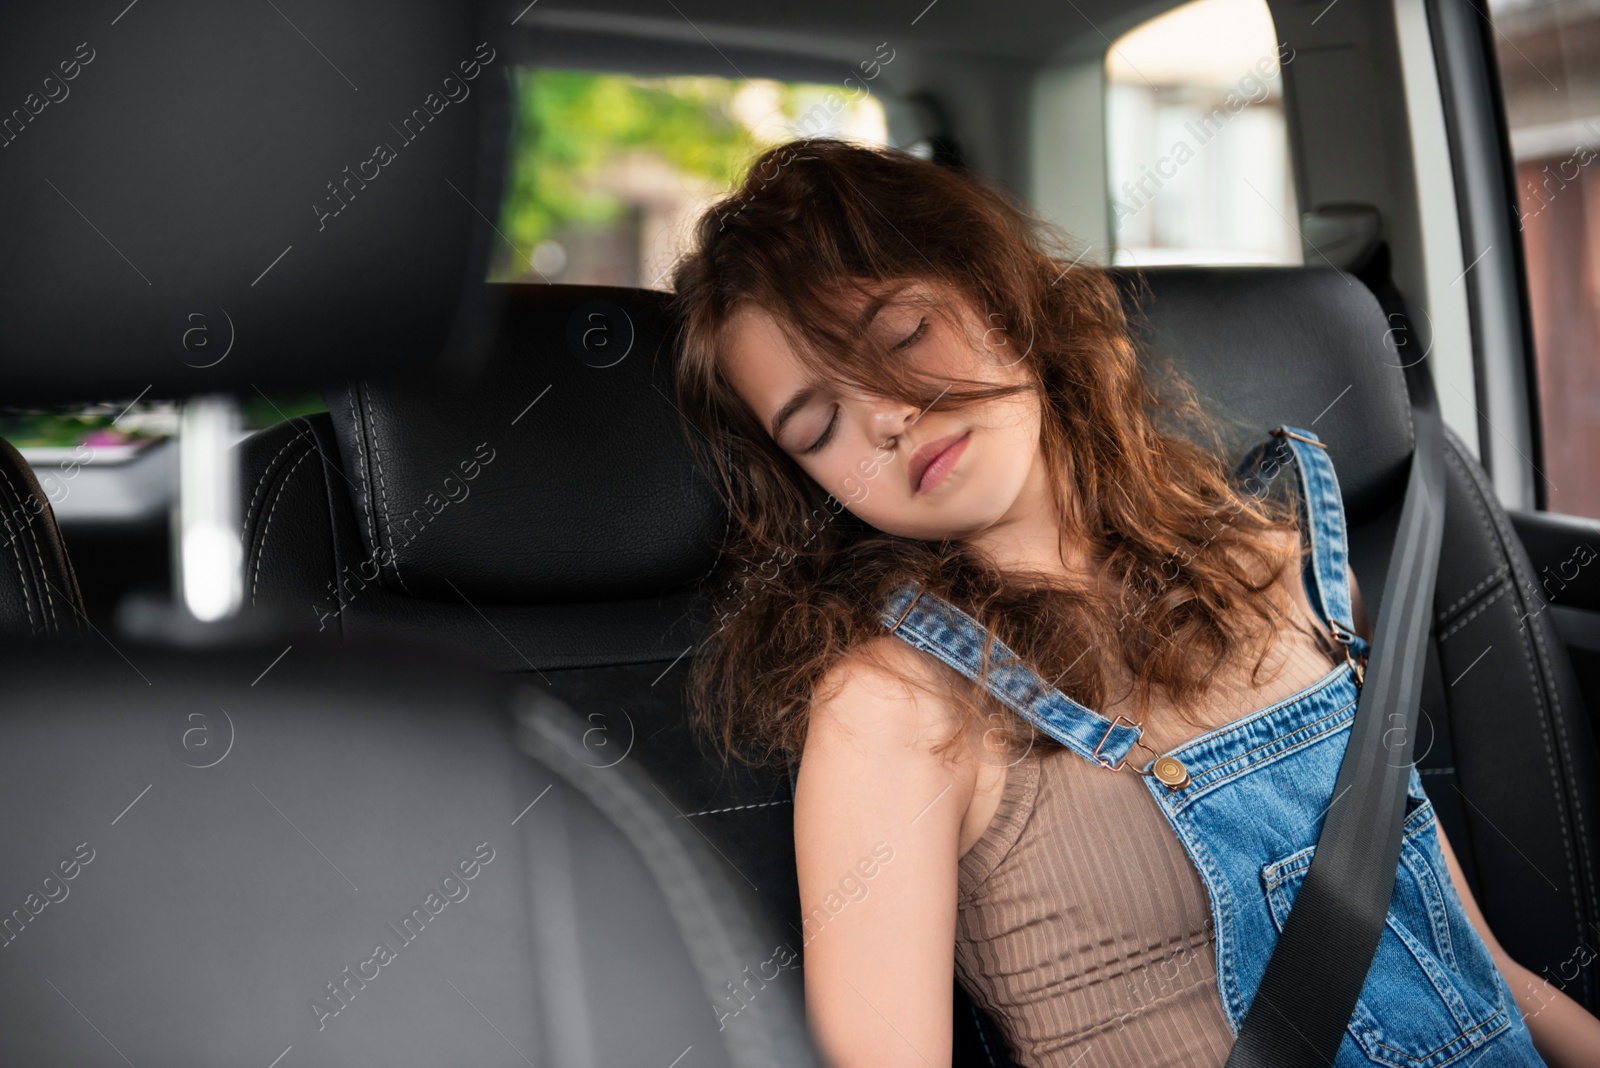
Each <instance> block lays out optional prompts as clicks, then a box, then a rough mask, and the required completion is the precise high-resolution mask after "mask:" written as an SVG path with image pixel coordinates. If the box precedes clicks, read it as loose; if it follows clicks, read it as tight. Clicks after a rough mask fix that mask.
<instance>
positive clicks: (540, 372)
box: [241, 267, 1600, 1064]
mask: <svg viewBox="0 0 1600 1068" xmlns="http://www.w3.org/2000/svg"><path fill="white" fill-rule="evenodd" d="M1111 273H1112V274H1113V276H1114V277H1115V278H1116V279H1117V280H1118V282H1119V284H1120V285H1121V286H1122V288H1123V292H1124V300H1125V305H1126V306H1127V308H1128V309H1129V311H1130V313H1133V314H1134V315H1135V317H1136V319H1137V320H1138V321H1139V326H1138V329H1139V331H1140V333H1141V334H1142V336H1143V337H1144V338H1145V339H1146V340H1147V342H1148V344H1149V347H1150V349H1151V353H1152V359H1153V360H1154V361H1155V363H1156V364H1160V363H1164V362H1170V363H1171V364H1172V365H1174V366H1175V367H1177V368H1178V369H1180V370H1181V371H1182V372H1183V373H1184V374H1185V375H1187V376H1188V377H1189V378H1190V380H1191V381H1193V382H1194V383H1195V384H1196V386H1197V387H1198V388H1199V390H1200V391H1201V393H1202V394H1203V395H1205V396H1206V397H1208V398H1209V399H1210V401H1211V403H1212V405H1213V406H1214V407H1215V409H1216V410H1217V411H1218V412H1219V413H1220V414H1222V415H1223V416H1225V417H1226V419H1227V420H1228V422H1229V424H1230V425H1231V426H1232V427H1233V428H1234V438H1235V444H1236V445H1237V446H1238V447H1242V446H1243V445H1244V444H1245V443H1247V442H1249V441H1253V440H1255V439H1257V438H1259V436H1260V435H1261V434H1263V433H1265V431H1266V430H1267V429H1268V428H1269V427H1271V426H1275V425H1278V424H1280V423H1285V422H1287V423H1292V424H1297V425H1301V426H1309V427H1312V428H1313V429H1315V430H1316V432H1317V433H1318V434H1319V435H1320V436H1321V437H1322V439H1323V440H1324V441H1326V442H1327V443H1328V445H1329V448H1330V450H1331V453H1332V455H1333V456H1334V458H1335V462H1336V465H1337V468H1338V471H1339V475H1340V481H1341V488H1342V491H1343V494H1344V499H1345V505H1346V510H1347V513H1348V515H1349V519H1350V527H1351V542H1352V557H1353V566H1354V568H1355V570H1356V572H1357V576H1358V578H1359V580H1360V581H1361V585H1362V588H1363V591H1364V593H1365V594H1366V596H1367V600H1368V608H1369V612H1370V613H1373V614H1374V615H1375V614H1376V612H1377V610H1378V608H1379V605H1378V593H1379V592H1380V591H1381V589H1382V584H1383V573H1382V572H1383V568H1384V567H1385V566H1386V563H1387V553H1388V546H1389V544H1390V541H1391V540H1392V537H1393V530H1394V525H1395V521H1396V519H1397V518H1398V504H1399V500H1400V495H1401V492H1402V490H1403V487H1404V479H1405V473H1406V465H1407V463H1408V462H1409V456H1410V450H1411V447H1412V442H1411V432H1410V420H1409V409H1408V407H1407V401H1406V394H1405V389H1404V384H1403V379H1402V376H1401V373H1400V370H1399V368H1398V365H1397V361H1395V359H1394V355H1393V350H1392V349H1391V348H1387V347H1386V346H1385V339H1386V337H1387V336H1388V320H1387V319H1386V318H1385V315H1384V313H1383V311H1382V310H1381V309H1380V307H1379V305H1378V303H1377V301H1376V300H1375V299H1374V298H1373V296H1372V295H1371V294H1370V293H1369V292H1368V291H1367V290H1366V289H1365V288H1363V287H1362V286H1361V285H1360V284H1359V283H1357V282H1355V281H1354V280H1353V279H1352V278H1351V277H1350V276H1348V275H1346V274H1344V273H1342V272H1337V271H1334V270H1331V269H1326V268H1256V267H1250V268H1210V267H1206V268H1193V267H1161V268H1154V269H1147V270H1146V271H1145V272H1144V276H1145V277H1146V278H1147V279H1148V281H1149V284H1150V290H1149V291H1148V292H1144V291H1141V290H1139V289H1138V288H1137V286H1136V285H1135V283H1136V281H1137V275H1135V274H1134V273H1133V272H1132V271H1131V270H1129V269H1125V268H1114V269H1112V271H1111ZM503 288H504V289H505V291H506V292H505V294H504V295H505V297H506V302H505V306H506V314H505V319H504V321H503V324H502V326H501V329H500V332H499V338H498V341H497V344H496V347H495V349H494V351H493V354H492V356H491V358H490V360H489V362H488V364H487V365H486V366H485V367H484V368H483V369H482V370H481V372H480V373H477V374H476V375H468V374H466V373H462V374H461V375H459V376H457V377H456V378H454V379H449V378H444V379H441V378H439V377H436V376H426V377H424V376H418V375H415V374H412V375H398V376H389V377H385V378H382V379H372V380H368V381H364V382H360V383H352V384H348V385H345V386H341V387H338V388H336V389H330V390H328V391H327V392H326V396H327V399H328V402H329V408H330V411H329V412H328V413H327V414H325V415H316V416H309V417H305V418H301V419H296V420H291V421H289V422H287V423H284V424H281V425H279V426H276V427H273V428H269V429H268V430H265V431H262V432H260V433H258V434H257V435H255V436H254V437H253V438H251V439H249V440H248V441H246V442H245V443H244V444H243V445H242V446H241V448H242V450H243V453H244V456H243V462H244V463H245V465H246V469H247V480H246V485H247V486H252V487H254V489H253V492H252V494H251V499H250V503H249V506H248V515H247V517H246V529H245V532H244V536H245V539H246V545H247V557H248V561H249V563H248V567H249V574H250V578H249V580H248V584H249V587H250V596H251V599H252V603H254V604H255V605H257V606H259V607H260V608H262V609H272V610H278V611H284V612H289V613H292V614H294V615H298V616H299V617H300V618H301V620H302V623H303V625H304V627H305V628H306V629H307V630H308V631H310V632H313V633H320V634H323V635H325V636H332V635H338V634H352V633H366V632H369V631H372V630H376V629H387V628H399V629H401V630H403V631H406V632H408V633H416V632H424V633H427V634H429V635H431V636H432V637H433V638H435V639H437V640H440V641H443V642H446V643H450V644H453V645H457V646H461V647H464V648H467V649H471V650H472V651H474V652H475V653H476V654H478V655H480V656H482V657H485V658H486V659H488V660H489V661H490V662H492V663H493V664H495V665H496V666H497V667H499V668H500V669H502V670H505V671H509V672H531V673H535V674H536V675H537V676H538V678H539V680H540V682H541V684H544V685H547V686H548V687H549V688H550V690H551V692H553V693H556V694H558V695H560V696H562V697H563V698H565V699H568V700H569V701H571V702H572V703H573V704H574V706H575V707H578V708H579V709H580V711H585V712H587V713H589V714H592V715H594V716H595V717H596V724H597V730H596V733H595V740H596V742H597V744H598V743H601V742H603V743H604V744H606V745H611V744H617V745H619V747H620V746H622V745H623V744H628V745H634V746H636V748H634V749H632V750H630V752H632V753H633V754H634V755H635V756H636V758H637V759H639V760H640V761H641V762H643V763H644V764H646V766H647V767H649V768H650V770H651V771H653V772H655V773H656V774H657V775H658V776H661V777H662V778H663V780H664V782H663V785H664V787H665V788H666V789H667V790H669V791H670V792H671V794H672V798H673V803H674V804H675V805H677V806H678V807H679V808H680V810H681V811H682V812H683V814H684V818H685V819H686V820H688V821H690V822H691V823H692V824H693V825H694V826H696V827H697V828H699V829H701V830H703V831H704V832H705V833H706V834H707V836H708V837H710V838H711V839H712V840H713V841H714V843H715V844H716V845H717V848H718V850H719V852H720V853H721V854H722V856H723V858H724V859H725V860H727V861H728V864H729V866H730V868H731V869H733V870H734V871H736V872H737V873H738V874H739V875H741V876H742V877H743V878H744V879H745V880H746V881H747V882H749V883H750V884H751V885H752V886H754V887H755V888H756V890H757V891H758V892H759V893H760V894H761V895H762V897H763V898H764V899H765V900H766V901H767V902H768V903H769V907H770V908H771V909H772V910H773V915H774V917H775V918H776V919H777V920H778V921H779V922H781V923H784V924H787V925H788V929H789V930H791V931H795V932H796V942H795V943H793V944H792V946H793V948H796V949H798V948H800V947H799V944H798V940H799V936H798V931H797V929H796V927H795V921H796V920H797V918H798V900H797V892H796V889H795V883H794V870H793V852H792V850H793V842H792V827H791V822H790V821H791V812H790V808H789V804H790V801H791V793H790V784H789V782H788V781H786V779H785V777H783V776H781V775H779V776H770V775H765V774H750V773H747V772H744V771H742V770H739V769H723V768H722V767H721V766H720V765H719V764H717V763H716V762H715V761H714V760H712V759H710V757H709V755H708V754H705V753H702V752H700V751H699V750H698V749H697V748H696V747H695V746H694V744H693V743H692V740H691V739H690V738H689V736H688V733H687V729H686V726H685V724H684V720H683V709H682V706H681V700H680V697H679V684H680V683H681V679H682V667H683V664H682V660H683V658H684V657H685V656H686V655H688V654H689V653H690V652H691V651H692V649H693V648H694V645H695V643H696V642H697V640H698V639H699V636H700V635H701V634H703V633H704V630H703V628H704V625H705V620H704V619H703V617H702V615H701V614H700V613H699V611H698V605H699V597H698V596H697V594H698V593H699V592H702V584H703V583H704V582H705V581H706V580H707V579H708V578H709V577H710V576H711V575H712V573H713V570H714V564H715V546H716V545H717V544H718V540H719V539H720V538H721V537H722V535H723V532H724V529H725V523H726V518H725V516H724V515H723V514H722V513H721V511H720V510H719V509H718V508H717V507H716V505H715V502H714V500H713V498H712V497H711V495H710V493H709V491H708V489H707V488H706V487H704V486H703V485H701V484H700V481H699V479H698V477H697V476H696V474H695V473H694V471H693V470H692V467H691V464H690V461H689V456H688V452H687V450H686V449H685V447H684V443H683V441H682V438H681V435H682V433H683V431H682V430H681V429H680V427H679V424H678V416H677V413H676V412H675V411H674V410H673V407H672V405H671V403H670V401H669V397H670V392H671V391H670V386H669V384H668V383H669V376H668V374H667V367H668V364H667V362H666V361H668V360H670V359H671V352H672V350H671V336H672V331H671V326H670V324H668V323H666V322H664V321H663V319H662V308H663V295H662V294H659V293H654V292H648V291H637V290H607V289H596V288H588V287H562V286H526V285H516V286H505V287H503ZM586 340H587V341H588V342H589V345H586ZM590 346H592V347H590ZM491 454H492V455H491ZM1451 457H1452V458H1451V461H1450V464H1449V466H1450V469H1451V472H1452V481H1451V486H1450V490H1451V498H1450V504H1449V509H1450V513H1449V518H1448V526H1447V533H1446V540H1445V547H1444V563H1443V565H1442V570H1441V575H1440V580H1439V586H1438V595H1437V599H1436V606H1437V610H1438V619H1439V622H1438V625H1437V626H1436V629H1435V639H1434V648H1435V654H1436V655H1434V656H1433V657H1432V658H1433V659H1435V660H1437V665H1436V666H1437V667H1438V668H1439V669H1440V670H1439V671H1438V672H1437V673H1436V675H1435V681H1434V684H1433V685H1432V688H1431V691H1430V692H1429V693H1428V695H1427V696H1426V697H1425V699H1424V710H1425V712H1426V716H1425V717H1424V719H1425V722H1426V724H1428V726H1427V727H1426V728H1425V730H1430V731H1432V732H1434V736H1433V739H1432V740H1431V741H1430V739H1429V738H1427V737H1424V738H1421V739H1419V740H1418V742H1417V747H1416V748H1417V752H1418V753H1421V754H1422V756H1421V758H1420V760H1419V768H1420V769H1421V770H1422V771H1423V773H1424V776H1425V778H1424V782H1425V783H1426V784H1427V785H1428V788H1429V792H1430V795H1431V796H1433V797H1434V798H1435V800H1436V803H1437V807H1438V809H1439V818H1440V821H1441V823H1442V824H1443V825H1444V827H1445V828H1446V832H1447V833H1448V834H1449V836H1450V839H1451V842H1452V843H1453V844H1454V845H1455V847H1456V851H1457V853H1458V855H1459V856H1460V859H1461V861H1462V863H1463V866H1464V867H1465V869H1466V871H1467V874H1468V877H1469V879H1470V880H1471V882H1472V884H1473V888H1474V891H1475V893H1476V894H1477V896H1478V898H1479V900H1480V902H1481V903H1482V904H1483V907H1484V911H1485V913H1486V914H1487V916H1488V917H1489V920H1490V922H1491V923H1492V924H1493V926H1494V929H1495V931H1496V932H1497V934H1498V935H1499V937H1500V940H1501V941H1502V943H1503V944H1504V945H1505V946H1506V948H1507V949H1508V950H1509V951H1510V952H1511V953H1512V955H1513V956H1515V957H1516V958H1517V959H1518V960H1519V961H1521V962H1522V963H1524V964H1525V965H1527V966H1528V967H1529V968H1531V969H1533V970H1534V971H1535V972H1536V973H1538V972H1540V971H1541V969H1543V968H1545V967H1550V968H1552V969H1554V968H1556V967H1558V966H1560V965H1561V964H1562V963H1563V962H1566V961H1569V960H1570V959H1571V957H1572V951H1573V947H1574V945H1575V944H1576V942H1577V940H1579V939H1581V938H1585V937H1587V936H1586V934H1585V932H1586V931H1590V930H1594V929H1595V928H1594V927H1593V925H1594V924H1595V923H1596V922H1597V921H1600V903H1597V901H1596V884H1595V880H1594V874H1593V873H1594V871H1595V868H1596V865H1597V863H1600V838H1597V826H1600V825H1597V821H1600V776H1597V764H1596V753H1595V744H1594V739H1593V737H1592V735H1591V732H1590V729H1589V725H1588V722H1587V720H1586V718H1585V716H1584V714H1583V711H1582V707H1581V700H1580V699H1579V697H1578V694H1577V689H1576V686H1575V684H1574V681H1573V678H1572V674H1571V668H1570V665H1569V664H1567V662H1566V658H1565V654H1564V652H1563V650H1562V647H1561V645H1560V644H1559V642H1557V641H1556V639H1555V636H1554V634H1553V633H1552V632H1551V630H1550V627H1549V624H1548V621H1543V620H1540V619H1538V618H1534V619H1531V620H1528V627H1527V628H1526V629H1525V630H1521V629H1519V628H1520V626H1521V623H1520V620H1521V615H1520V614H1519V612H1518V606H1519V604H1520V603H1521V602H1520V601H1519V599H1518V598H1519V596H1520V595H1519V594H1518V592H1517V591H1518V590H1520V589H1521V588H1522V583H1521V581H1520V577H1521V576H1525V575H1526V573H1527V572H1528V571H1529V570H1530V569H1529V565H1528V563H1527V560H1526V557H1525V554H1523V552H1522V550H1521V547H1520V545H1519V544H1518V543H1517V541H1516V539H1515V537H1514V536H1512V535H1511V534H1510V533H1509V525H1508V523H1507V521H1506V519H1505V515H1504V513H1503V511H1502V510H1501V509H1500V506H1499V505H1498V503H1497V502H1496V501H1495V499H1494V497H1493V495H1492V494H1491V493H1488V492H1487V489H1486V485H1485V483H1484V480H1483V476H1482V472H1481V469H1479V468H1478V467H1477V465H1476V463H1475V462H1474V461H1473V460H1472V459H1471V457H1470V455H1468V454H1466V453H1465V452H1464V450H1463V449H1462V447H1461V443H1460V442H1459V440H1454V439H1452V442H1451ZM1491 632H1492V633H1491ZM1491 641H1492V643H1493V644H1494V645H1495V647H1496V649H1509V650H1521V651H1520V652H1517V654H1516V655H1514V656H1513V655H1507V656H1505V657H1504V658H1503V660H1502V661H1501V662H1500V663H1499V665H1498V667H1497V669H1496V670H1497V672H1498V674H1497V676H1496V678H1495V680H1494V681H1493V682H1490V681H1488V680H1478V684H1477V685H1473V686H1468V687H1448V686H1445V685H1444V684H1443V683H1442V682H1440V681H1438V680H1440V679H1452V678H1455V677H1456V676H1457V674H1459V672H1460V671H1461V670H1462V669H1464V668H1465V667H1466V666H1467V664H1468V663H1469V662H1470V660H1471V658H1472V657H1474V656H1476V655H1478V653H1479V652H1480V651H1481V650H1482V648H1483V644H1484V643H1485V642H1491ZM1502 643H1504V644H1502ZM1481 666H1482V665H1480V667H1481ZM1512 843H1515V844H1514V845H1513V844H1512ZM1517 853H1521V854H1523V855H1522V856H1520V857H1519V856H1516V854H1517ZM1597 967H1600V966H1597V965H1590V966H1589V967H1587V968H1586V969H1584V970H1583V972H1582V976H1581V980H1575V982H1574V985H1572V986H1569V991H1570V992H1571V993H1572V994H1573V996H1574V997H1576V998H1578V999H1579V1000H1580V1001H1582V1002H1584V1003H1585V1004H1588V1005H1589V1006H1591V1007H1592V1008H1593V1007H1596V995H1597V989H1596V986H1597V983H1596V968H1597ZM963 1010H964V1011H963ZM956 1029H957V1031H956V1035H957V1049H958V1063H968V1061H967V1060H964V1059H962V1058H963V1057H967V1058H971V1059H972V1062H974V1063H996V1064H998V1063H1002V1057H1003V1051H1004V1047H1003V1044H1000V1043H999V1042H998V1034H997V1032H995V1031H993V1029H992V1027H990V1026H988V1022H987V1021H985V1020H984V1018H983V1017H982V1014H980V1013H977V1012H976V1010H974V1009H972V1008H970V1007H968V1006H958V1014H957V1020H956Z"/></svg>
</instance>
